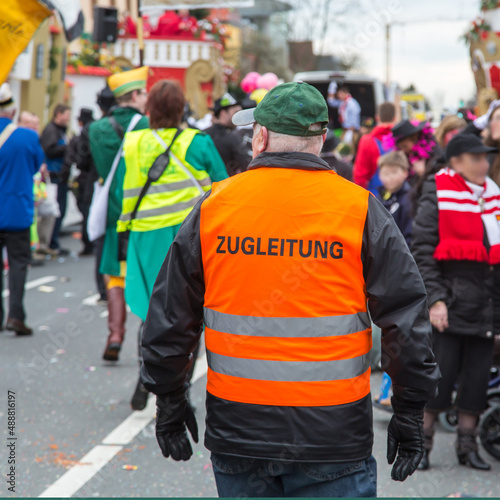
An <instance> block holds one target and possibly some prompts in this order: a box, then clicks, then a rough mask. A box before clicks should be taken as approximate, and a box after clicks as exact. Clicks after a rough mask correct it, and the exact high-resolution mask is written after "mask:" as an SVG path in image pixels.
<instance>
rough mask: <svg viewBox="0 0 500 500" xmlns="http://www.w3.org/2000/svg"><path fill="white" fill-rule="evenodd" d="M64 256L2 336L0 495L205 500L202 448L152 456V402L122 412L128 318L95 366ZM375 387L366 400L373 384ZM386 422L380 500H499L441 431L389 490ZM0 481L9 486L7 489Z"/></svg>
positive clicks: (132, 327)
mask: <svg viewBox="0 0 500 500" xmlns="http://www.w3.org/2000/svg"><path fill="white" fill-rule="evenodd" d="M62 242H63V246H64V247H66V248H69V249H71V250H72V254H71V256H69V257H67V258H64V259H59V260H51V261H46V263H45V265H44V266H43V267H36V268H32V269H31V270H30V272H29V275H28V288H29V289H28V290H27V292H26V298H25V305H26V310H27V314H28V317H27V323H28V324H29V325H30V326H31V327H33V329H34V335H33V336H32V337H16V336H15V335H14V334H13V333H12V332H6V331H4V332H2V333H0V389H1V390H0V399H1V402H0V435H1V436H2V440H1V442H2V446H1V447H0V449H1V451H0V470H1V471H2V477H3V478H5V476H6V474H7V473H8V472H10V471H11V469H10V467H11V466H10V465H9V464H8V460H9V458H11V448H8V447H7V443H12V442H13V441H8V438H9V437H12V435H11V434H10V431H11V429H9V428H8V423H10V422H9V421H8V418H7V415H8V391H12V392H11V394H12V393H14V399H15V429H14V437H16V438H17V439H16V440H15V441H14V442H15V447H14V454H15V474H14V477H15V492H13V491H12V490H11V491H9V490H8V487H9V486H10V484H9V483H8V482H6V481H5V480H2V483H1V484H0V496H5V497H16V496H26V497H36V496H40V495H42V494H43V495H44V496H58V495H61V496H76V497H99V496H105V497H139V496H140V497H159V496H176V497H182V496H186V497H191V496H192V497H204V496H205V497H207V496H208V497H213V496H216V495H217V492H216V488H215V483H214V480H213V474H212V469H211V464H210V453H209V452H208V450H206V449H205V448H204V446H203V444H202V443H200V444H198V445H196V446H195V447H194V450H195V452H194V456H193V457H192V459H191V460H190V461H189V462H186V463H176V462H173V461H172V460H166V459H164V458H163V457H162V455H161V452H160V450H159V448H158V446H157V443H156V439H155V436H154V426H153V423H154V421H153V420H152V419H153V417H154V404H153V403H154V402H153V400H152V399H151V398H150V405H149V406H148V408H147V410H145V411H144V412H132V410H131V408H130V404H129V402H130V398H131V396H132V393H133V390H134V388H135V384H136V382H137V376H138V363H137V330H138V328H139V325H140V322H139V320H138V319H137V318H136V317H134V316H133V315H132V314H129V317H128V320H127V336H126V340H125V343H124V346H123V349H122V353H121V356H120V361H119V362H118V363H116V364H111V363H107V362H105V361H103V360H102V359H101V355H102V351H103V349H104V343H105V339H106V336H107V325H106V321H107V319H106V308H105V307H103V306H99V305H95V298H96V297H95V294H96V288H95V284H94V281H93V266H94V259H93V257H83V258H78V257H77V253H78V251H79V250H80V249H81V244H80V242H79V241H77V240H76V239H74V238H73V237H72V236H71V233H68V234H66V235H65V236H64V238H63V240H62ZM203 356H204V355H203V353H201V359H200V360H199V366H198V370H197V374H196V377H197V380H196V382H195V383H194V385H193V387H192V401H193V403H194V405H195V406H196V410H197V418H198V425H199V427H200V433H201V434H202V431H203V428H204V417H205V410H204V399H205V384H206V376H205V371H206V370H204V364H203V361H204V359H203ZM372 378H373V381H372V382H373V392H374V393H375V392H377V390H378V387H379V385H380V374H379V373H375V374H373V376H372ZM389 419H390V414H388V413H385V412H382V411H380V410H374V429H375V447H374V456H375V458H376V459H377V462H378V494H379V496H406V497H427V496H432V497H439V496H446V495H449V494H451V493H458V492H460V493H462V494H466V495H470V496H481V497H494V496H500V480H499V478H500V462H499V461H496V460H495V459H494V458H493V457H490V456H489V455H488V454H487V453H486V452H485V451H484V450H483V451H482V456H483V458H485V459H487V460H488V461H489V462H491V463H492V466H493V468H492V471H490V472H479V471H474V470H472V469H469V468H466V467H463V466H458V465H457V460H456V456H455V452H454V446H453V445H454V434H453V433H448V432H446V431H444V430H443V429H441V428H440V429H439V430H438V432H437V436H436V446H435V450H434V451H433V452H432V455H431V463H432V469H430V470H429V471H427V472H416V473H415V474H414V475H413V476H412V477H410V478H409V479H408V480H407V481H406V482H404V483H396V482H394V481H392V480H391V479H390V467H389V466H388V465H387V463H386V460H385V451H386V429H387V424H388V422H389ZM7 479H9V478H7Z"/></svg>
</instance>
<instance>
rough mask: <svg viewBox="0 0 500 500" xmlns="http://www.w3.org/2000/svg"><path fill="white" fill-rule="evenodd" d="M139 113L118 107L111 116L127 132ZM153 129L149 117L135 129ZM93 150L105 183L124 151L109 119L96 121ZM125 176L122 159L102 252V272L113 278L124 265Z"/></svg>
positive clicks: (111, 191)
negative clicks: (119, 224) (120, 226)
mask: <svg viewBox="0 0 500 500" xmlns="http://www.w3.org/2000/svg"><path fill="white" fill-rule="evenodd" d="M136 113H139V111H137V110H136V109H134V108H129V107H117V108H115V109H114V110H113V111H112V112H111V114H112V115H113V117H114V118H115V120H116V121H117V122H118V123H119V125H120V126H121V127H122V128H123V131H124V132H125V131H126V130H127V127H128V125H129V123H130V120H131V119H132V117H133V116H134V115H135V114H136ZM148 127H149V120H148V118H147V117H145V116H144V117H142V118H141V119H140V120H139V122H138V124H137V125H136V126H135V128H134V130H140V129H144V128H148ZM89 139H90V148H91V151H92V158H93V159H94V163H95V167H96V170H97V173H98V174H99V177H101V178H102V179H103V180H105V179H106V177H107V176H108V174H109V172H110V170H111V166H112V164H113V160H114V159H115V156H116V153H117V152H118V149H119V148H120V144H121V142H122V141H121V139H120V137H119V136H118V134H117V133H116V131H115V130H114V128H113V126H112V125H111V123H110V121H109V119H108V118H106V117H105V118H101V119H100V120H99V121H96V122H93V123H92V124H91V125H90V127H89ZM124 174H125V162H124V160H123V157H122V158H121V159H120V163H119V164H118V168H117V169H116V173H115V176H114V178H113V182H112V183H111V187H110V189H109V200H108V213H107V219H106V236H105V239H104V247H103V252H102V259H101V266H100V269H99V271H100V272H101V273H102V274H109V275H111V276H120V262H119V261H118V234H117V232H116V223H117V221H118V218H119V217H120V212H121V209H122V198H123V179H124Z"/></svg>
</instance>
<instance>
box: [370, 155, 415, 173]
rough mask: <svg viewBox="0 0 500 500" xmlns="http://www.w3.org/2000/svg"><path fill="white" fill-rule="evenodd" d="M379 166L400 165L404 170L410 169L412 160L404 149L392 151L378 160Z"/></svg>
mask: <svg viewBox="0 0 500 500" xmlns="http://www.w3.org/2000/svg"><path fill="white" fill-rule="evenodd" d="M377 165H378V168H379V169H380V168H382V167H387V166H390V167H400V168H402V169H403V170H410V162H409V161H408V158H407V157H406V155H405V154H404V153H403V152H402V151H391V152H390V153H386V154H385V155H382V156H381V157H380V158H379V159H378V162H377Z"/></svg>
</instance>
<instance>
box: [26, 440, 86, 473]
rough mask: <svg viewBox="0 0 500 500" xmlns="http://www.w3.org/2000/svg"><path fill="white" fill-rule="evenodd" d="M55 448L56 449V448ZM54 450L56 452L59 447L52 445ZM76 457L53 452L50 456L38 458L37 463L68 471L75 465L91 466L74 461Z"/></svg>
mask: <svg viewBox="0 0 500 500" xmlns="http://www.w3.org/2000/svg"><path fill="white" fill-rule="evenodd" d="M54 446H55V448H54ZM51 448H52V449H54V450H56V449H57V445H52V446H51ZM74 458H75V455H69V456H68V455H66V453H62V452H55V451H53V452H51V453H50V454H49V455H43V456H41V457H36V458H35V462H38V463H42V462H49V463H52V464H55V465H61V466H63V467H64V468H66V469H69V468H70V467H73V466H74V465H91V464H90V462H80V461H79V460H74Z"/></svg>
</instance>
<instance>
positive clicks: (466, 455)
mask: <svg viewBox="0 0 500 500" xmlns="http://www.w3.org/2000/svg"><path fill="white" fill-rule="evenodd" d="M456 451H457V457H458V463H459V464H460V465H469V466H470V467H472V468H473V469H478V470H490V469H491V465H490V464H489V463H487V462H485V461H484V460H483V459H482V458H481V457H480V455H479V453H478V446H477V442H476V437H475V434H474V433H470V432H468V433H464V432H461V431H460V430H458V432H457V443H456Z"/></svg>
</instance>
